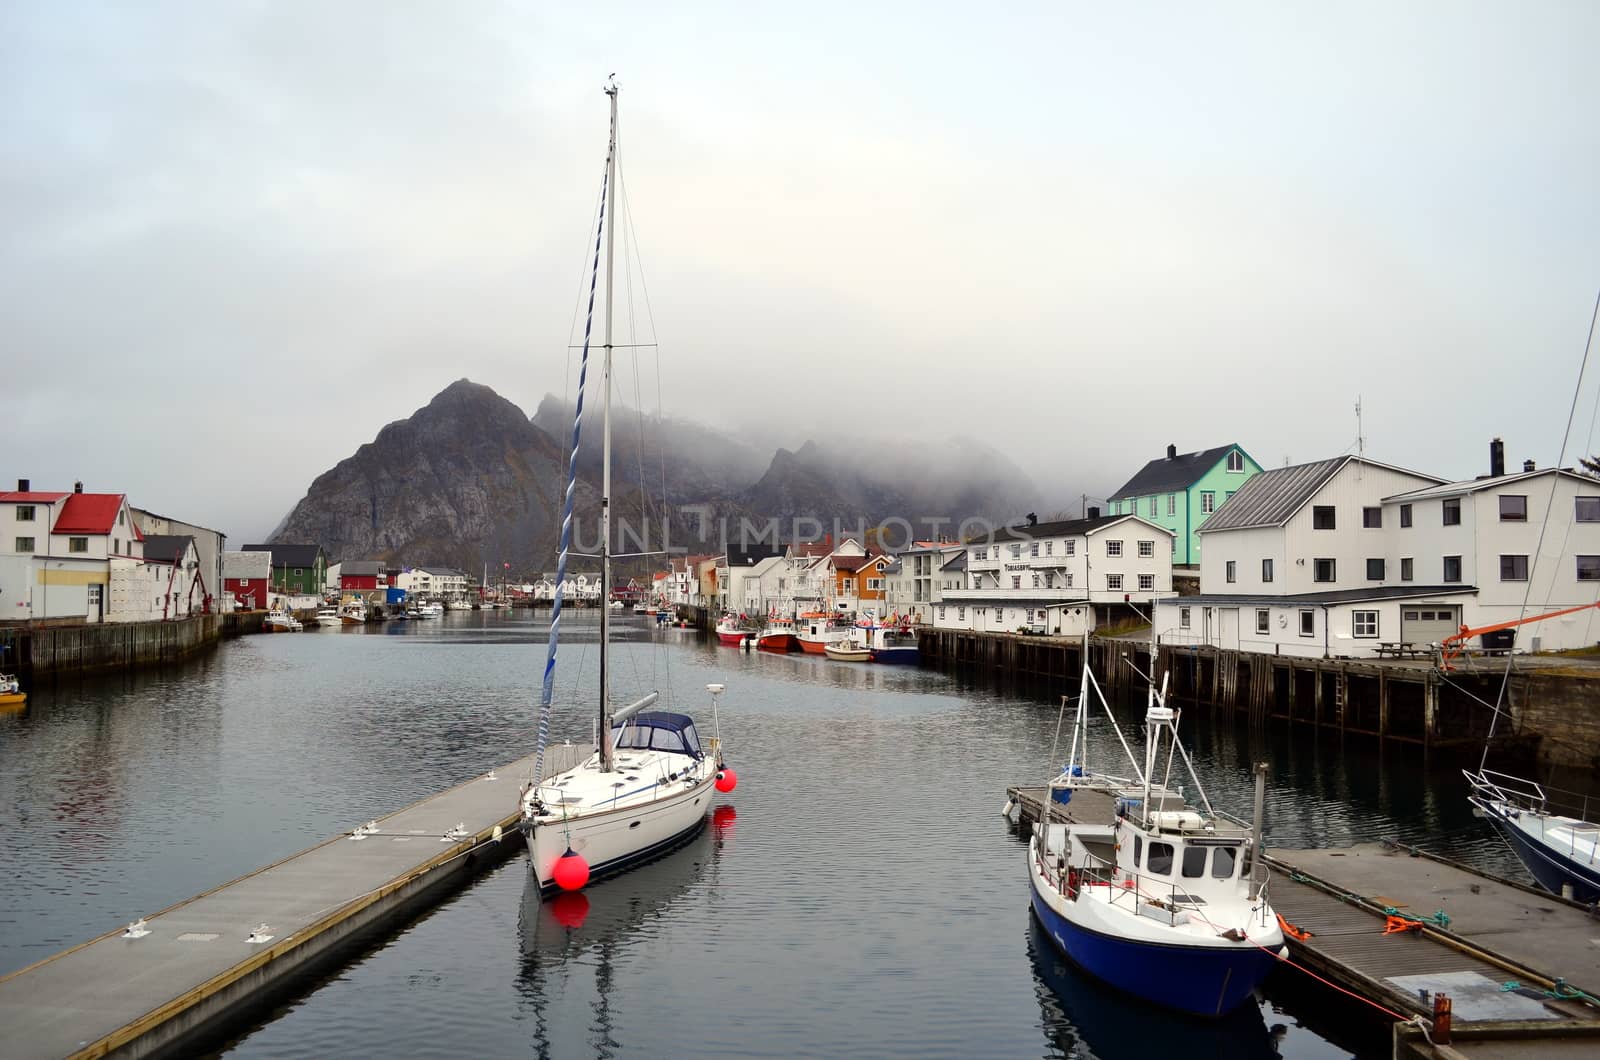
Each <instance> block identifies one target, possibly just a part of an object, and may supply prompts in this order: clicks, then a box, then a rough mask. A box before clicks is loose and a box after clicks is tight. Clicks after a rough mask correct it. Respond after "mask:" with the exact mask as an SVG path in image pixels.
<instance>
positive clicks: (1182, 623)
mask: <svg viewBox="0 0 1600 1060" xmlns="http://www.w3.org/2000/svg"><path fill="white" fill-rule="evenodd" d="M1178 628H1179V629H1188V628H1189V609H1188V608H1187V607H1180V608H1178Z"/></svg>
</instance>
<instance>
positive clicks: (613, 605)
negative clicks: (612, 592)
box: [606, 600, 622, 611]
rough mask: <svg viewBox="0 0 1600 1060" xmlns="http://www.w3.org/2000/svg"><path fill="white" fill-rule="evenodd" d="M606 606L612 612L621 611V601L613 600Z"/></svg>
mask: <svg viewBox="0 0 1600 1060" xmlns="http://www.w3.org/2000/svg"><path fill="white" fill-rule="evenodd" d="M606 606H607V607H609V608H611V610H613V611H621V610H622V601H621V600H613V601H611V602H610V603H609V604H607V605H606Z"/></svg>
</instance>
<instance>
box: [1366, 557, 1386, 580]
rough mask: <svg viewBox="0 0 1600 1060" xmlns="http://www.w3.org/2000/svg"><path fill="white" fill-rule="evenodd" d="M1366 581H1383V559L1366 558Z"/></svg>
mask: <svg viewBox="0 0 1600 1060" xmlns="http://www.w3.org/2000/svg"><path fill="white" fill-rule="evenodd" d="M1367 581H1369V582H1381V581H1383V560H1381V559H1369V560H1367Z"/></svg>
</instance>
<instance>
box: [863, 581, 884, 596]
mask: <svg viewBox="0 0 1600 1060" xmlns="http://www.w3.org/2000/svg"><path fill="white" fill-rule="evenodd" d="M882 591H883V579H882V578H868V579H867V592H869V593H870V592H882Z"/></svg>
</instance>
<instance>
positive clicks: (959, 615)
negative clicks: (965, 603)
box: [956, 607, 967, 622]
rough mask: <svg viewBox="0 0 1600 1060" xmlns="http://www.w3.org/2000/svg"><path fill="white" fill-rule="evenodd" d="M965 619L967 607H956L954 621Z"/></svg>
mask: <svg viewBox="0 0 1600 1060" xmlns="http://www.w3.org/2000/svg"><path fill="white" fill-rule="evenodd" d="M966 620H967V609H966V608H965V607H958V608H956V621H957V622H965V621H966Z"/></svg>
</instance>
